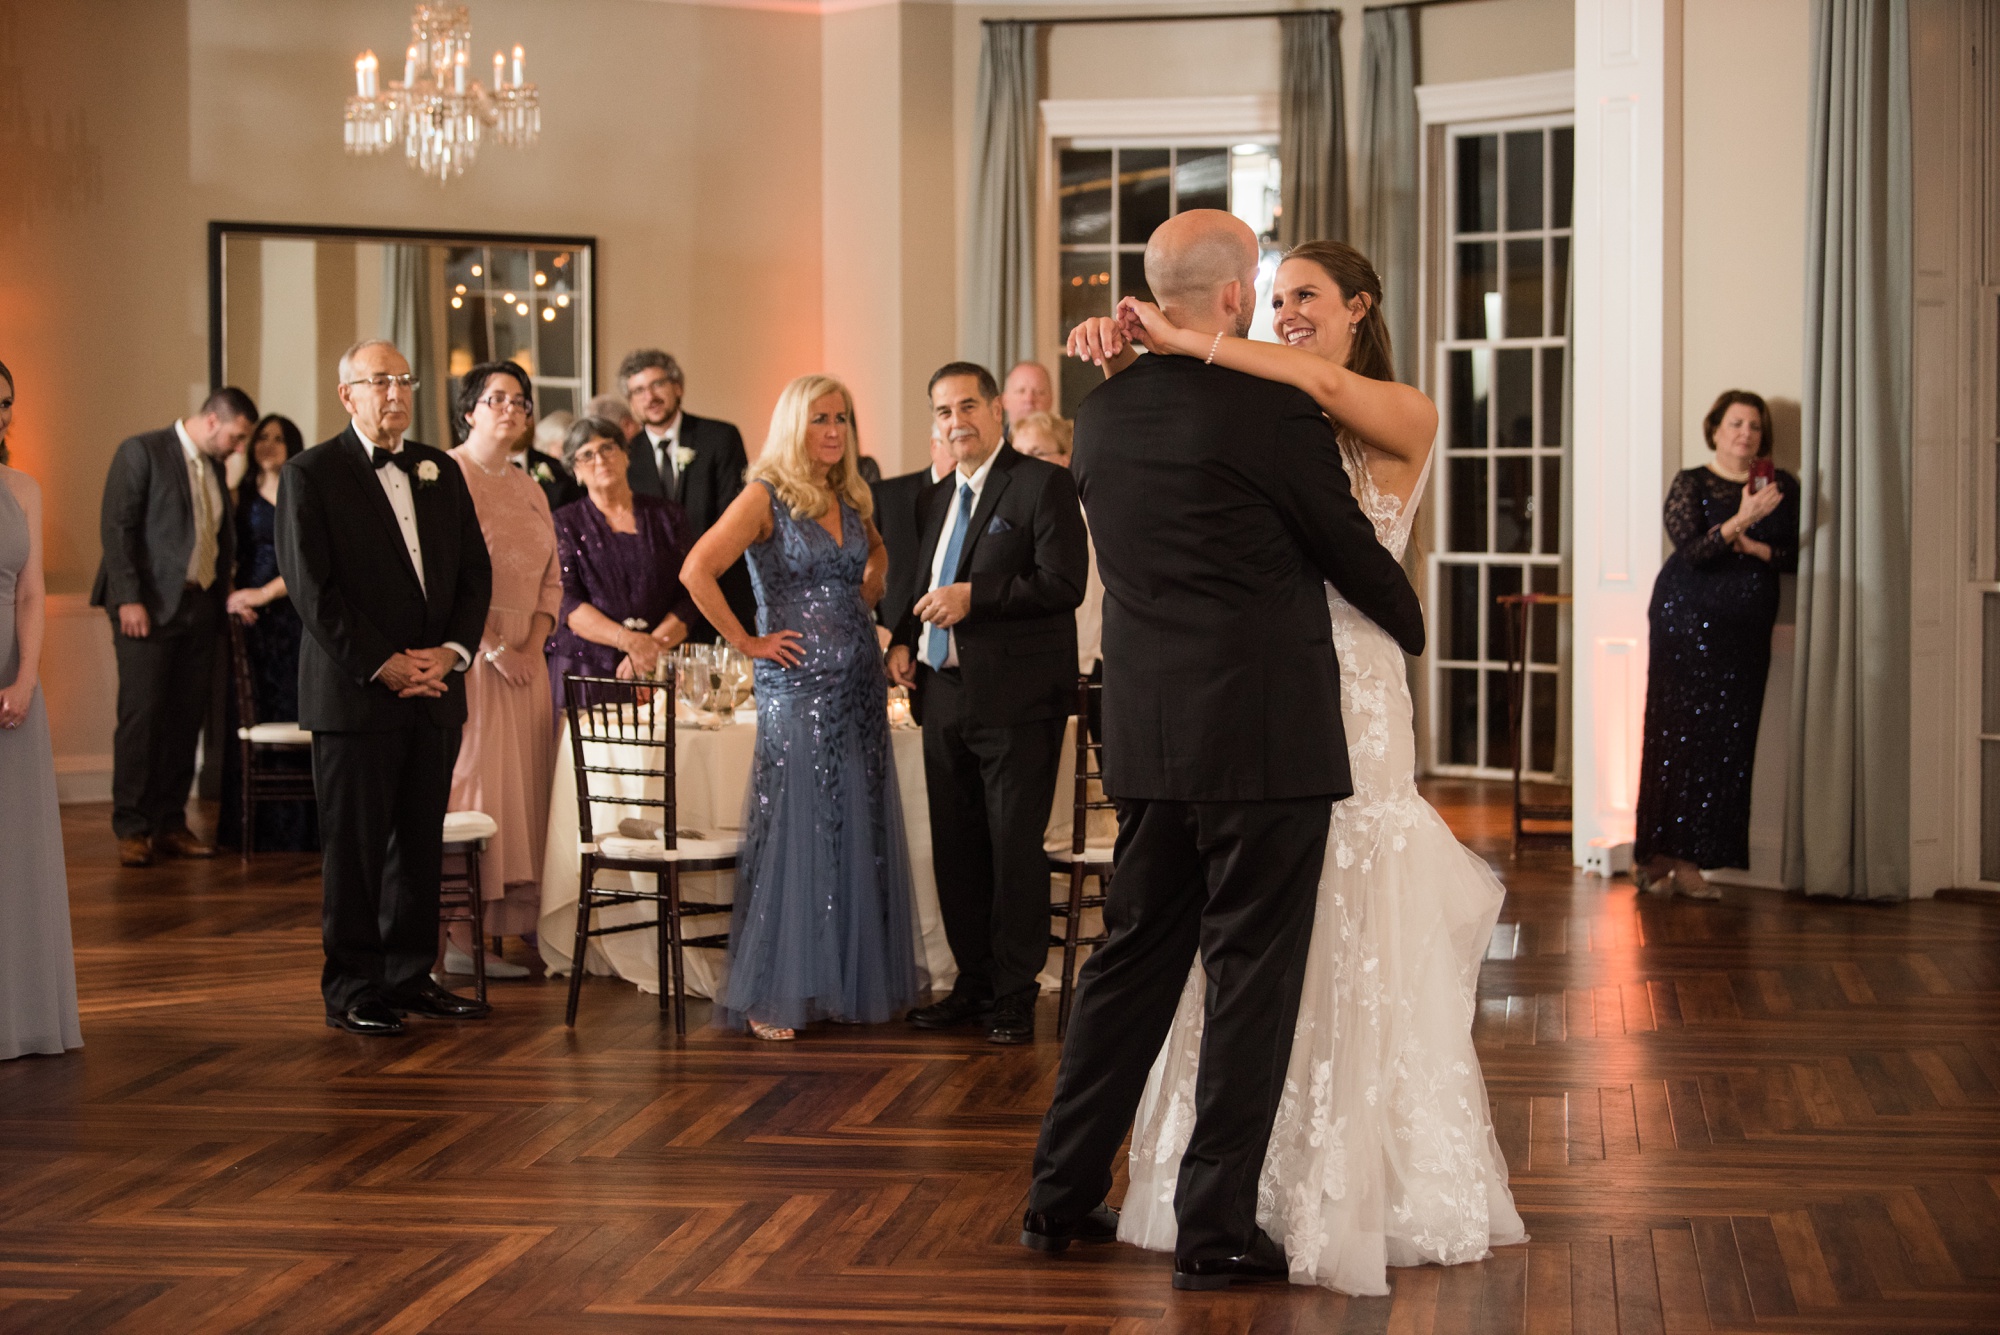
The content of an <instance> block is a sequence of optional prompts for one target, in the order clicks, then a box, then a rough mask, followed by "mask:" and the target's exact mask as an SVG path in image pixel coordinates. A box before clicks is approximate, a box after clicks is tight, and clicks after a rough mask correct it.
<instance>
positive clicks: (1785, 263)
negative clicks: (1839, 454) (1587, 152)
mask: <svg viewBox="0 0 2000 1335" xmlns="http://www.w3.org/2000/svg"><path fill="white" fill-rule="evenodd" d="M1682 15H1683V28H1682V31H1683V47H1682V51H1683V69H1682V90H1683V92H1682V98H1681V105H1682V111H1683V119H1682V126H1683V130H1682V150H1683V156H1684V164H1683V176H1682V187H1683V188H1682V193H1681V199H1682V214H1681V246H1682V250H1681V412H1680V419H1681V430H1680V441H1679V446H1680V448H1679V456H1678V458H1672V457H1670V458H1669V460H1668V464H1669V466H1670V467H1675V468H1682V467H1692V466H1695V465H1698V464H1700V463H1702V462H1704V461H1705V460H1706V459H1707V458H1708V457H1709V452H1708V447H1707V445H1706V444H1705V443H1704V442H1703V440H1702V435H1701V419H1702V414H1704V413H1706V412H1707V411H1708V406H1709V404H1711V403H1713V402H1714V401H1715V396H1716V395H1717V394H1719V393H1721V392H1722V391H1723V390H1725V389H1749V390H1754V391H1756V392H1757V393H1759V394H1762V395H1763V396H1764V397H1765V398H1766V399H1767V400H1770V401H1772V402H1771V407H1772V414H1773V416H1774V417H1775V419H1776V421H1775V426H1776V429H1777V437H1778V449H1777V454H1778V462H1779V464H1780V465H1781V466H1783V467H1785V468H1787V469H1790V470H1792V471H1793V472H1797V471H1798V461H1799V391H1800V377H1801V374H1802V367H1803V365H1804V346H1803V339H1804V328H1805V286H1804V284H1805V216H1806V153H1807V149H1808V132H1807V113H1808V107H1807V99H1808V97H1809V96H1810V93H1811V86H1810V69H1809V64H1808V62H1809V61H1810V58H1811V54H1812V29H1811V26H1810V24H1811V17H1812V14H1811V3H1810V0H1756V3H1754V4H1744V3H1742V2H1741V0H1683V7H1682ZM1671 453H1672V451H1671V447H1670V455H1671Z"/></svg>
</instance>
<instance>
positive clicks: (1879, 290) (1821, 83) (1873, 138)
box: [1785, 0, 1911, 899]
mask: <svg viewBox="0 0 2000 1335" xmlns="http://www.w3.org/2000/svg"><path fill="white" fill-rule="evenodd" d="M1908 18H1909V11H1908V0H1815V3H1814V5H1813V54H1812V59H1813V85H1812V120H1811V126H1812V150H1811V158H1810V161H1809V163H1808V168H1809V172H1810V176H1809V180H1808V188H1807V192H1806V212H1807V217H1806V275H1805V278H1806V311H1805V315H1806V320H1805V377H1804V384H1805V390H1804V393H1803V394H1802V396H1801V397H1802V400H1803V405H1802V406H1803V414H1802V416H1803V419H1804V421H1803V428H1802V433H1801V434H1802V436H1803V439H1802V440H1801V442H1800V444H1801V447H1802V449H1801V453H1802V456H1803V459H1804V468H1803V473H1804V476H1803V477H1802V478H1801V479H1800V481H1801V483H1802V485H1803V488H1804V505H1803V513H1802V523H1801V534H1800V539H1801V540H1800V546H1799V584H1798V660H1797V663H1796V666H1795V672H1794V677H1793V704H1792V736H1791V748H1792V756H1791V761H1792V764H1791V776H1792V777H1791V783H1790V787H1789V791H1788V793H1787V799H1786V811H1785V815H1786V820H1785V870H1786V876H1787V879H1788V880H1790V881H1791V882H1792V883H1793V884H1799V885H1803V886H1804V887H1805V890H1806V892H1807V893H1808V894H1813V895H1832V896H1840V897H1843V898H1850V899H1902V898H1906V897H1907V896H1908V895H1909V891H1910V857H1909V849H1910V730H1909V716H1910V626H1909V617H1910V610H1909V593H1910V292H1911V277H1910V198H1911V192H1910V83H1909V75H1910V62H1909V41H1908V38H1909V23H1908Z"/></svg>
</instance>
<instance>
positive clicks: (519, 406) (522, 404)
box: [480, 394, 535, 413]
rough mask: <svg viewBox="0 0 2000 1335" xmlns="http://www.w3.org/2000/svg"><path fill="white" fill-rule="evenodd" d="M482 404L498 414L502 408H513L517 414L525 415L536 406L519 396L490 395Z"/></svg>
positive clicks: (482, 400)
mask: <svg viewBox="0 0 2000 1335" xmlns="http://www.w3.org/2000/svg"><path fill="white" fill-rule="evenodd" d="M480 402H481V403H483V404H485V405H486V406H487V407H488V408H490V409H492V410H493V411H494V412H496V413H497V412H499V411H500V410H501V409H502V408H512V409H513V410H514V411H515V412H517V413H525V412H527V411H528V410H530V409H531V408H533V407H534V406H535V405H534V404H533V403H532V402H530V401H529V400H527V399H524V398H522V397H520V396H519V395H518V394H488V395H487V396H486V397H485V398H483V399H481V400H480Z"/></svg>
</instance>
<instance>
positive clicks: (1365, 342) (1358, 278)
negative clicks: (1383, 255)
mask: <svg viewBox="0 0 2000 1335" xmlns="http://www.w3.org/2000/svg"><path fill="white" fill-rule="evenodd" d="M1285 258H1286V259H1288V260H1306V261H1308V262H1310V263H1313V264H1317V265H1318V266H1319V267H1320V268H1321V269H1324V270H1325V271H1326V276H1327V277H1328V278H1331V279H1332V280H1333V282H1334V286H1336V287H1338V288H1339V289H1340V293H1341V295H1342V296H1343V297H1345V298H1346V299H1347V300H1349V301H1352V300H1353V299H1354V298H1355V297H1357V296H1365V297H1367V298H1368V313H1367V314H1366V315H1364V316H1362V317H1361V324H1360V326H1359V327H1358V328H1357V329H1355V331H1354V342H1353V344H1352V345H1351V346H1350V347H1349V348H1348V350H1347V369H1348V370H1350V371H1352V372H1354V374H1356V375H1365V376H1367V377H1368V378H1369V379H1370V380H1394V379H1395V378H1396V359H1395V356H1394V354H1393V352H1392V350H1391V349H1390V346H1389V324H1388V321H1386V320H1384V319H1383V318H1382V280H1381V278H1379V277H1378V276H1376V273H1375V266H1374V265H1372V264H1370V263H1369V262H1368V257H1367V256H1366V255H1363V254H1362V253H1361V252H1360V251H1358V250H1356V249H1355V248H1354V247H1353V246H1350V245H1348V244H1347V243H1346V242H1345V241H1301V242H1300V243H1299V244H1298V245H1296V246H1293V247H1292V248H1291V249H1290V250H1288V251H1286V252H1285Z"/></svg>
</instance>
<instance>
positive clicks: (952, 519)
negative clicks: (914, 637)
mask: <svg viewBox="0 0 2000 1335" xmlns="http://www.w3.org/2000/svg"><path fill="white" fill-rule="evenodd" d="M999 457H1000V451H999V449H998V448H997V447H996V448H995V449H994V451H993V453H991V454H989V455H987V456H986V462H985V463H983V464H981V465H979V468H978V469H977V471H975V472H974V473H973V474H972V476H971V477H967V476H966V475H965V471H964V468H963V466H961V467H959V468H955V469H953V470H952V473H951V504H950V506H949V508H947V509H946V510H945V515H944V528H943V529H942V530H940V531H939V533H938V543H937V550H936V551H934V552H932V553H931V582H930V589H941V588H943V587H944V586H945V585H947V584H950V583H952V582H953V580H954V579H955V578H956V577H957V575H958V572H957V571H956V570H951V571H947V570H946V569H945V568H944V554H945V552H946V551H947V550H948V549H949V548H950V547H951V531H952V529H954V528H956V527H957V526H958V511H959V507H960V506H961V505H962V504H964V503H963V502H962V501H960V500H959V495H958V493H959V491H960V490H961V489H962V488H964V487H968V486H969V487H971V488H972V505H971V506H970V510H975V511H976V510H978V509H979V496H980V493H982V492H984V491H985V490H986V479H987V477H988V475H990V474H991V473H992V472H993V461H994V460H995V459H998V458H999ZM942 480H943V479H940V481H942ZM971 520H972V515H971V514H970V513H968V514H967V515H966V522H967V523H970V522H971ZM971 546H972V535H971V534H970V533H968V534H966V535H965V540H964V541H963V542H961V543H959V545H958V558H959V560H961V561H963V560H964V559H965V553H966V551H967V549H968V548H970V547H971ZM926 592H929V589H927V590H926ZM923 634H924V637H925V638H926V639H928V638H929V637H930V628H929V627H928V626H926V627H925V628H924V632H923ZM945 635H946V636H947V637H948V639H947V644H948V646H949V647H948V648H947V649H946V650H945V655H944V665H945V666H946V667H948V668H955V667H957V666H958V632H957V631H956V630H947V631H946V632H945ZM918 647H919V648H921V647H922V646H921V645H919V646H918ZM918 657H919V658H921V657H922V655H921V654H919V655H918Z"/></svg>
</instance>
